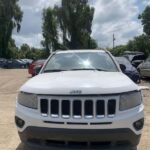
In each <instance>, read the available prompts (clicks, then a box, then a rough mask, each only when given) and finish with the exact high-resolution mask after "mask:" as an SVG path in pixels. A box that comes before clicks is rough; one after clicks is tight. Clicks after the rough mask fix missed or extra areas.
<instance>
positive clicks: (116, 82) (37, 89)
mask: <svg viewBox="0 0 150 150" xmlns="http://www.w3.org/2000/svg"><path fill="white" fill-rule="evenodd" d="M72 90H81V91H82V94H114V93H123V92H129V91H134V90H138V86H137V85H136V84H134V83H133V82H132V81H131V80H130V79H129V78H128V77H127V76H126V75H124V74H123V73H122V72H100V71H64V72H57V73H44V74H39V75H38V76H36V77H34V78H32V79H30V80H29V81H28V82H27V83H26V84H25V85H23V86H22V88H21V91H23V92H27V93H35V94H57V95H65V94H66V95H67V94H70V92H71V91H72Z"/></svg>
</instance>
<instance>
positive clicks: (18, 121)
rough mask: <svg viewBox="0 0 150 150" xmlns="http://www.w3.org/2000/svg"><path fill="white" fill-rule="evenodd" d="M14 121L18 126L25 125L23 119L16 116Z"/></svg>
mask: <svg viewBox="0 0 150 150" xmlns="http://www.w3.org/2000/svg"><path fill="white" fill-rule="evenodd" d="M15 123H16V125H17V127H19V128H23V126H24V125H25V121H24V120H22V119H21V118H19V117H17V116H15Z"/></svg>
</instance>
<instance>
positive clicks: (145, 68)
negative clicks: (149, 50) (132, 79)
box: [138, 56, 150, 77]
mask: <svg viewBox="0 0 150 150" xmlns="http://www.w3.org/2000/svg"><path fill="white" fill-rule="evenodd" d="M138 70H139V71H140V74H141V76H142V77H150V56H149V57H148V59H147V60H146V61H144V62H143V63H142V64H140V65H139V67H138Z"/></svg>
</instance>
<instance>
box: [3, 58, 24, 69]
mask: <svg viewBox="0 0 150 150" xmlns="http://www.w3.org/2000/svg"><path fill="white" fill-rule="evenodd" d="M4 68H7V69H19V68H26V64H25V63H24V62H22V61H21V60H19V59H9V60H7V61H6V63H5V65H4Z"/></svg>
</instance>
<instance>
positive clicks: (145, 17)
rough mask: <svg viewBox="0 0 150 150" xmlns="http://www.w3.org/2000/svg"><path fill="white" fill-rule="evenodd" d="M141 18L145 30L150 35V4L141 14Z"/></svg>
mask: <svg viewBox="0 0 150 150" xmlns="http://www.w3.org/2000/svg"><path fill="white" fill-rule="evenodd" d="M139 19H141V21H142V25H143V31H144V32H145V33H146V34H147V35H148V36H150V6H147V7H146V8H145V10H144V12H143V13H142V14H141V15H139Z"/></svg>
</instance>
